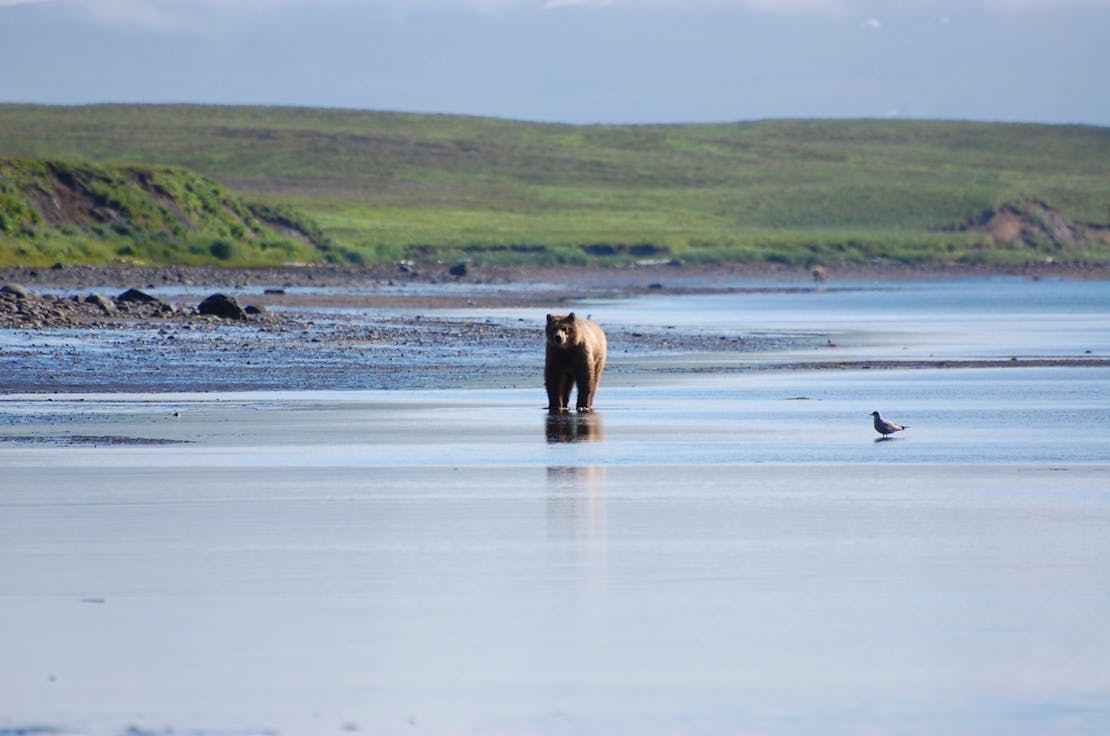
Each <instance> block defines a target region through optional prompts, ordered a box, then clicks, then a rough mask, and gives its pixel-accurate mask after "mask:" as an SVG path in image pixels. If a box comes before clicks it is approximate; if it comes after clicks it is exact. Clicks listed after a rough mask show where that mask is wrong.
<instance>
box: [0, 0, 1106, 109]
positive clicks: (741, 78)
mask: <svg viewBox="0 0 1110 736" xmlns="http://www.w3.org/2000/svg"><path fill="white" fill-rule="evenodd" d="M1106 28H1110V0H966V1H965V2H952V1H950V0H917V1H916V2H904V3H899V4H897V6H895V7H888V4H887V3H882V2H878V1H876V0H371V1H369V2H359V1H358V0H269V1H267V0H222V1H221V0H0V101H2V102H26V103H42V104H59V105H78V104H96V103H197V104H220V105H274V106H295V107H325V108H340V109H359V110H382V111H396V112H416V113H439V114H458V115H474V116H483V117H496V118H504V119H511V120H527V121H537V122H554V123H574V124H589V123H645V124H650V123H702V122H731V121H744V120H760V119H776V118H910V119H947V120H981V121H997V122H1030V123H1067V124H1088V125H1099V126H1107V125H1110V51H1108V48H1110V45H1108V44H1106V43H1105V39H1104V35H1105V29H1106Z"/></svg>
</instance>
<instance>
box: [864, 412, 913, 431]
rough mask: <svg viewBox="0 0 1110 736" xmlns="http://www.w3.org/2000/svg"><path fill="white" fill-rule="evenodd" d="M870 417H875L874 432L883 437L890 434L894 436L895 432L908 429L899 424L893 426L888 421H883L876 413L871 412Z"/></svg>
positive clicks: (892, 423)
mask: <svg viewBox="0 0 1110 736" xmlns="http://www.w3.org/2000/svg"><path fill="white" fill-rule="evenodd" d="M871 416H873V417H875V431H876V432H878V433H879V434H881V435H883V436H884V437H885V436H887V435H890V434H894V433H895V432H901V431H902V430H903V429H909V427H903V426H902V425H901V424H895V423H894V422H892V421H890V420H889V419H883V416H882V414H880V413H879V412H877V411H873V412H871Z"/></svg>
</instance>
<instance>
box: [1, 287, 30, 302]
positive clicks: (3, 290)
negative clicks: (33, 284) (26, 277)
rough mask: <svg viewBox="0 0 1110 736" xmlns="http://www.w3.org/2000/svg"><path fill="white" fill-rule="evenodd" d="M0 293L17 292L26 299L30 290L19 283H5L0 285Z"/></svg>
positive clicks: (17, 294) (19, 296)
mask: <svg viewBox="0 0 1110 736" xmlns="http://www.w3.org/2000/svg"><path fill="white" fill-rule="evenodd" d="M0 294H15V295H16V296H17V297H18V298H20V299H26V298H27V297H28V296H29V295H30V292H28V291H27V289H26V288H24V287H22V286H20V285H19V284H4V285H3V286H0Z"/></svg>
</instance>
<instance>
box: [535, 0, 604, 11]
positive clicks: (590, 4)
mask: <svg viewBox="0 0 1110 736" xmlns="http://www.w3.org/2000/svg"><path fill="white" fill-rule="evenodd" d="M612 4H613V0H547V2H545V3H544V4H543V8H544V10H558V9H559V8H607V7H609V6H611V5H612Z"/></svg>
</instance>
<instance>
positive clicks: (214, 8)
mask: <svg viewBox="0 0 1110 736" xmlns="http://www.w3.org/2000/svg"><path fill="white" fill-rule="evenodd" d="M963 2H964V5H963V7H964V8H967V9H972V8H975V7H979V8H982V9H986V10H988V11H990V12H997V13H1021V12H1038V11H1042V12H1059V11H1060V10H1062V9H1064V8H1083V7H1086V8H1101V9H1107V10H1110V0H963ZM29 4H44V5H45V4H50V5H53V6H55V7H57V8H59V9H62V10H63V11H65V12H67V13H68V12H73V13H75V14H79V15H81V16H84V17H86V18H90V19H93V20H95V21H97V22H100V23H103V24H106V25H110V26H114V27H132V28H139V29H143V30H152V31H163V32H208V33H211V32H218V31H219V30H220V29H221V26H234V25H237V24H238V23H239V22H240V21H242V23H244V24H249V23H252V22H253V21H254V20H256V19H259V18H262V19H265V18H278V17H281V16H282V15H283V14H284V13H285V12H287V11H289V10H292V9H301V10H304V9H312V8H320V7H321V6H325V7H326V6H330V7H332V8H340V9H342V8H344V7H346V8H350V9H355V8H358V9H360V10H363V11H365V10H372V11H374V12H378V13H381V14H385V15H389V14H399V15H400V16H405V15H407V14H408V13H414V12H418V13H422V14H428V13H435V12H438V11H454V12H458V11H471V12H477V13H498V12H503V11H509V10H522V11H527V10H534V11H542V10H557V9H562V8H570V7H580V8H585V7H588V8H601V7H608V8H613V9H614V10H619V11H623V12H626V13H629V12H637V11H655V12H659V11H669V12H681V13H696V12H699V11H713V12H722V11H724V12H729V11H733V12H752V13H759V14H768V15H793V16H814V17H829V16H841V17H852V16H853V15H855V16H856V17H861V16H862V17H864V18H867V20H866V21H864V27H866V28H871V29H879V28H880V27H881V26H882V24H881V23H880V22H879V21H878V19H876V18H872V17H870V15H869V13H870V12H874V8H875V3H874V1H873V0H0V7H12V6H17V5H29ZM930 6H931V7H933V8H935V10H936V11H937V15H938V16H939V15H941V14H943V11H944V10H946V9H947V7H949V3H947V2H945V1H944V0H905V2H903V3H900V4H899V7H900V8H901V9H909V8H912V7H918V8H921V9H926V8H929V7H930ZM941 22H942V23H943V22H945V21H944V20H942V21H941Z"/></svg>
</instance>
